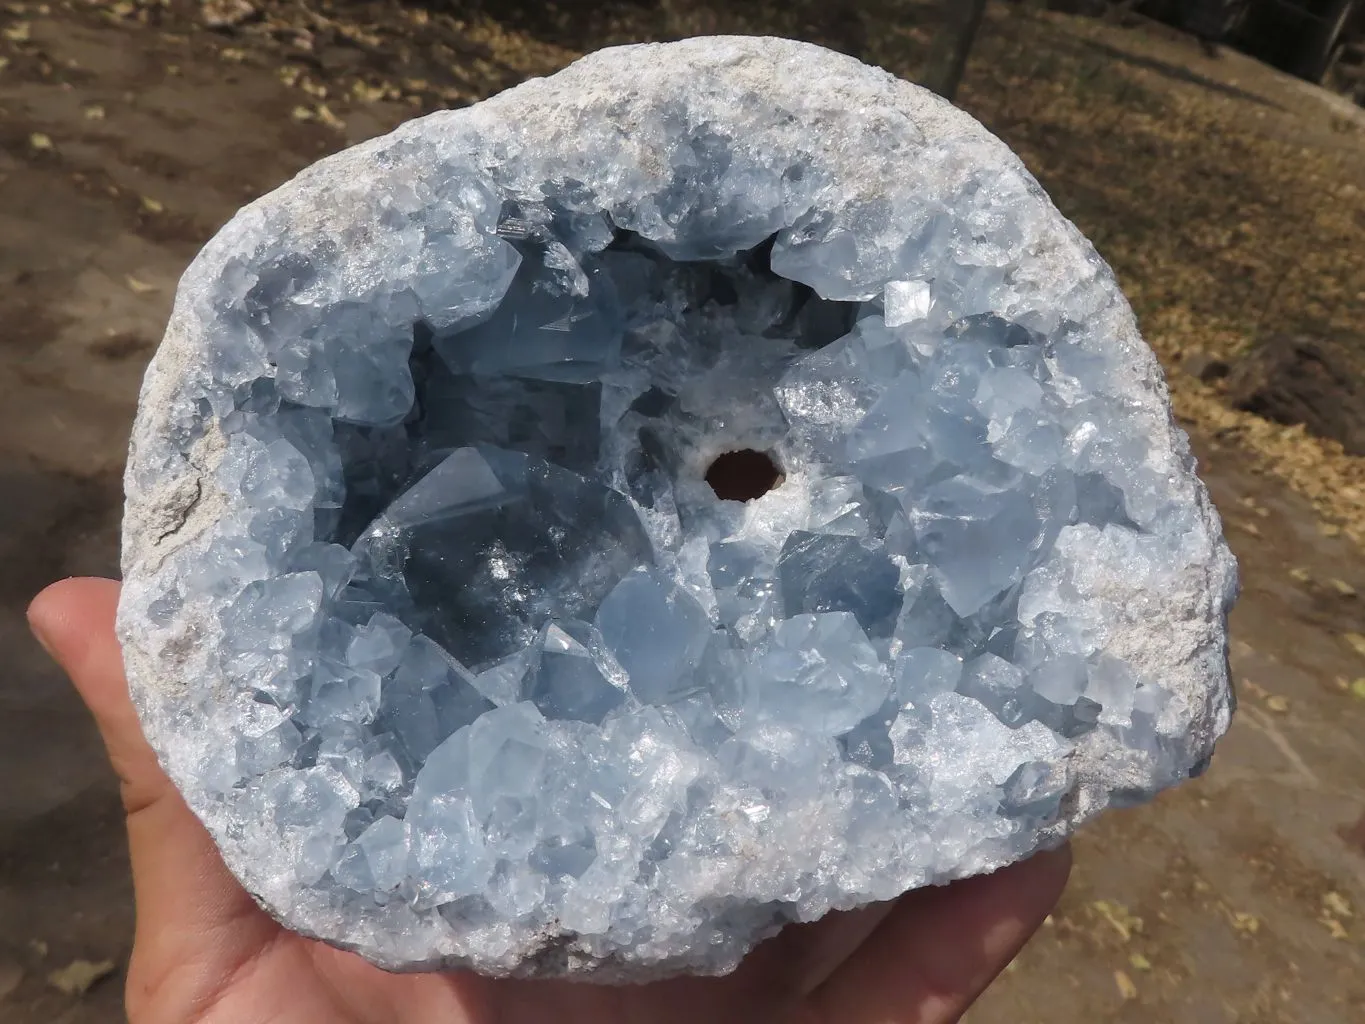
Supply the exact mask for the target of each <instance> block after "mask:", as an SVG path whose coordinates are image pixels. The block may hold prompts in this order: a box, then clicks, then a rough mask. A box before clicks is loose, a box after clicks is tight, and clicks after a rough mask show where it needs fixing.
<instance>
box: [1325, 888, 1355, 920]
mask: <svg viewBox="0 0 1365 1024" xmlns="http://www.w3.org/2000/svg"><path fill="white" fill-rule="evenodd" d="M1322 906H1323V909H1324V910H1326V911H1328V912H1329V913H1332V914H1335V915H1336V916H1337V917H1354V916H1355V912H1354V911H1352V910H1351V904H1350V903H1349V902H1348V901H1347V899H1346V897H1345V896H1343V895H1342V894H1341V893H1339V892H1329V893H1326V894H1325V895H1324V896H1323V897H1322Z"/></svg>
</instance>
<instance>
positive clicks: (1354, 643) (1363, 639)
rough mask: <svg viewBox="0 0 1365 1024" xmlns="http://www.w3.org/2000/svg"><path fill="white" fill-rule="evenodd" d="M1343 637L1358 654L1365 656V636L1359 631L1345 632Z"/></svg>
mask: <svg viewBox="0 0 1365 1024" xmlns="http://www.w3.org/2000/svg"><path fill="white" fill-rule="evenodd" d="M1341 638H1342V639H1343V640H1345V641H1346V643H1347V645H1348V646H1350V647H1352V648H1354V649H1355V652H1356V653H1357V654H1359V655H1360V656H1361V657H1363V658H1365V636H1361V635H1360V634H1359V633H1343V634H1341Z"/></svg>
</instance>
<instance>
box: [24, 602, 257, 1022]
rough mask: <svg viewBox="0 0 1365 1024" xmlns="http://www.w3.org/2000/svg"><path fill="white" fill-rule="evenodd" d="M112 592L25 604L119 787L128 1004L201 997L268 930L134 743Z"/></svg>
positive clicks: (137, 739) (134, 722)
mask: <svg viewBox="0 0 1365 1024" xmlns="http://www.w3.org/2000/svg"><path fill="white" fill-rule="evenodd" d="M118 594H119V586H118V584H117V583H115V582H114V581H112V580H101V579H70V580H63V581H62V582H60V583H54V584H53V585H52V586H50V587H48V588H47V589H46V590H44V591H43V592H42V593H41V594H39V595H38V596H37V597H36V598H34V600H33V603H32V604H31V605H30V606H29V613H28V614H29V623H30V624H31V626H32V628H33V632H34V634H35V635H36V636H37V637H38V639H39V642H40V643H42V645H43V646H44V648H46V649H47V651H48V652H49V653H50V654H51V655H52V657H53V658H54V659H55V660H56V661H57V663H58V664H59V665H61V667H62V668H63V669H64V670H65V671H66V673H67V675H68V676H70V677H71V681H72V683H73V684H74V685H75V687H76V690H77V692H78V693H79V694H80V695H81V698H82V700H84V701H85V703H86V706H87V707H89V709H90V711H91V713H92V714H93V715H94V718H95V724H96V725H97V726H98V727H99V731H100V735H101V737H102V738H103V740H104V745H105V748H106V749H107V751H108V753H109V760H110V763H111V764H112V765H113V767H114V771H115V772H116V773H117V774H118V776H119V780H120V782H121V784H122V791H123V803H124V808H125V809H126V811H127V814H128V845H129V857H130V860H131V862H132V871H133V889H134V894H135V898H136V901H137V938H136V942H135V949H136V951H137V961H139V963H135V965H134V967H135V968H138V967H141V968H143V969H142V970H134V971H132V972H130V978H129V998H130V1000H135V999H137V998H138V997H139V993H138V992H135V991H134V989H135V988H137V987H138V986H141V987H142V988H143V989H146V990H148V991H150V990H157V991H158V992H159V993H161V994H162V995H166V994H167V993H166V991H165V990H166V989H167V987H168V986H170V987H172V988H174V987H182V986H183V987H185V988H189V989H193V990H195V991H200V990H202V989H203V984H204V981H203V979H204V977H207V976H212V975H218V976H221V975H222V971H223V968H224V967H225V966H230V965H231V964H234V963H241V962H244V961H245V960H246V959H249V958H250V956H251V955H253V953H254V951H255V950H256V949H259V948H260V945H261V944H262V943H263V942H266V941H268V940H269V937H270V935H271V934H272V933H273V932H274V930H275V929H274V926H273V923H272V922H270V920H269V919H268V918H266V916H265V915H264V914H262V913H261V912H260V911H259V909H258V908H257V907H256V906H255V904H254V903H253V902H252V901H251V898H250V897H249V896H248V895H247V894H246V892H245V891H244V890H242V888H241V887H240V886H239V885H238V884H237V882H236V880H235V879H234V878H233V877H232V875H231V873H230V872H229V871H228V870H227V868H226V867H225V866H224V865H223V862H222V859H221V858H220V857H219V856H218V853H217V850H216V849H215V848H214V845H213V841H212V840H211V839H210V838H209V835H208V833H207V832H206V831H205V830H204V828H203V826H202V825H201V824H200V823H199V820H198V819H197V818H195V817H194V815H193V814H192V813H191V812H190V810H189V808H188V807H187V806H186V805H185V802H184V800H183V799H181V797H180V794H179V793H178V792H177V791H176V789H175V787H174V786H173V785H172V784H171V782H170V780H169V779H168V778H167V777H166V775H165V773H164V772H162V770H161V766H160V765H159V764H158V763H157V759H156V755H155V754H154V753H153V751H152V748H151V747H150V746H149V745H148V743H147V740H146V739H145V738H144V737H143V734H142V728H141V725H140V724H139V722H138V718H137V713H136V711H135V710H134V709H133V704H132V701H131V700H130V699H129V696H128V684H127V681H126V679H125V678H124V674H123V656H122V652H121V651H120V649H119V644H118V640H117V639H116V638H115V636H114V613H115V610H116V608H117V605H118ZM143 994H144V995H145V994H146V993H143Z"/></svg>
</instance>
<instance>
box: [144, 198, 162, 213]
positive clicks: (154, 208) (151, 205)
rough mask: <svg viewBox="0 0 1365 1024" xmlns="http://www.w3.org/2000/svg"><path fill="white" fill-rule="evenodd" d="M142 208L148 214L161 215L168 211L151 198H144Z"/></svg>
mask: <svg viewBox="0 0 1365 1024" xmlns="http://www.w3.org/2000/svg"><path fill="white" fill-rule="evenodd" d="M142 208H143V209H144V210H146V211H147V212H148V213H161V212H162V211H163V210H165V209H166V207H165V206H163V205H162V204H161V203H160V202H159V201H157V200H155V199H153V198H152V197H151V196H143V197H142Z"/></svg>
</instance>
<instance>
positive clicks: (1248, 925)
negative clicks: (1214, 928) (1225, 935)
mask: <svg viewBox="0 0 1365 1024" xmlns="http://www.w3.org/2000/svg"><path fill="white" fill-rule="evenodd" d="M1232 927H1234V928H1235V929H1237V930H1238V931H1239V932H1246V934H1248V935H1255V934H1256V933H1257V932H1258V931H1260V930H1261V920H1260V918H1258V917H1257V916H1256V915H1255V914H1248V913H1245V912H1244V911H1241V910H1237V911H1234V912H1233V914H1232Z"/></svg>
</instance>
